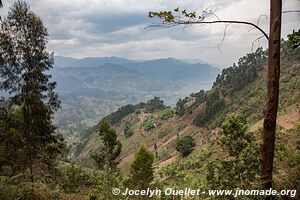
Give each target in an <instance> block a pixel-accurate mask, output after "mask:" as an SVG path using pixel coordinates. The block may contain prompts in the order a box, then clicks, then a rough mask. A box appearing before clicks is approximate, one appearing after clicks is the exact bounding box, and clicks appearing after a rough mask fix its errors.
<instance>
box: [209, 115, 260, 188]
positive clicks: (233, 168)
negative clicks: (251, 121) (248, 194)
mask: <svg viewBox="0 0 300 200" xmlns="http://www.w3.org/2000/svg"><path fill="white" fill-rule="evenodd" d="M222 130H223V135H222V136H221V138H220V139H219V144H220V146H221V148H222V150H223V152H224V153H226V154H227V155H226V158H224V159H222V160H221V161H220V162H219V161H214V162H210V163H209V164H208V166H207V168H208V174H207V182H208V184H209V186H210V187H211V188H222V189H228V188H232V189H234V188H249V189H250V188H255V183H257V182H256V180H257V176H258V173H259V147H258V144H256V143H255V138H254V136H253V133H251V132H247V125H246V122H245V120H244V119H242V118H241V117H240V116H238V115H235V114H230V115H228V116H227V118H226V120H225V122H224V123H223V125H222Z"/></svg>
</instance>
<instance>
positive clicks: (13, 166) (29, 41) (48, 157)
mask: <svg viewBox="0 0 300 200" xmlns="http://www.w3.org/2000/svg"><path fill="white" fill-rule="evenodd" d="M3 30H6V31H3ZM47 41H48V33H47V30H46V28H45V27H44V25H43V23H42V20H41V19H40V18H39V17H38V16H36V15H35V14H34V13H33V12H32V11H30V8H29V6H28V4H27V3H25V2H22V1H17V2H16V3H15V4H14V5H13V6H12V7H11V10H10V12H9V13H8V16H7V18H5V19H4V20H3V21H1V32H0V44H1V45H0V52H1V57H0V65H1V70H0V76H1V82H0V88H1V90H4V91H5V92H6V93H9V94H10V98H8V99H7V100H2V102H1V105H0V106H1V107H0V110H1V113H0V114H1V122H0V125H1V130H2V131H1V133H0V139H1V145H2V150H4V151H5V153H4V155H5V156H4V157H2V158H1V160H2V162H1V166H0V168H1V169H3V168H4V167H6V169H7V170H6V173H5V175H7V176H9V177H13V176H16V175H18V174H23V175H25V176H27V175H28V171H29V178H30V181H31V182H32V183H33V182H35V180H36V179H38V178H39V174H41V173H42V174H43V173H53V171H55V165H56V158H57V157H58V155H59V154H62V153H63V151H64V147H65V146H64V144H63V140H62V138H61V137H60V136H58V135H57V134H55V127H54V125H53V124H52V120H51V119H52V117H53V114H54V112H55V111H56V110H57V109H58V108H59V107H60V101H59V100H58V96H57V94H56V92H55V91H54V89H55V87H56V83H55V82H51V81H50V78H51V76H50V75H48V72H47V71H48V70H50V69H51V68H52V67H53V58H52V54H50V53H49V52H47V51H46V44H47Z"/></svg>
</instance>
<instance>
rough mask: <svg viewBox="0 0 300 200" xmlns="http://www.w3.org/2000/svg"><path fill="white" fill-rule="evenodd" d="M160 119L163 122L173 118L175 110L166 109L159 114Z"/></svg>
mask: <svg viewBox="0 0 300 200" xmlns="http://www.w3.org/2000/svg"><path fill="white" fill-rule="evenodd" d="M158 117H159V118H160V119H162V120H166V119H169V118H171V117H173V110H172V109H171V108H166V109H164V110H163V111H161V112H160V113H159V115H158Z"/></svg>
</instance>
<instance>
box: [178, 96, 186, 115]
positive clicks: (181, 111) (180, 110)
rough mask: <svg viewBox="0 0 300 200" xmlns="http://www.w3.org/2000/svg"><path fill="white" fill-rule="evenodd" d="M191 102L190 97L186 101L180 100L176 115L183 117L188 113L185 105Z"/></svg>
mask: <svg viewBox="0 0 300 200" xmlns="http://www.w3.org/2000/svg"><path fill="white" fill-rule="evenodd" d="M188 100H189V98H188V97H186V98H184V99H179V100H178V101H177V103H176V114H177V115H178V116H183V115H184V114H185V113H186V108H185V103H186V102H187V101H188Z"/></svg>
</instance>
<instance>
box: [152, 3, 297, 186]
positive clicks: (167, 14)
mask: <svg viewBox="0 0 300 200" xmlns="http://www.w3.org/2000/svg"><path fill="white" fill-rule="evenodd" d="M287 12H288V11H285V12H284V13H287ZM296 12H297V11H296ZM281 13H282V1H281V0H270V33H269V35H268V34H267V33H266V32H265V31H264V30H263V29H262V28H260V27H259V26H258V25H257V24H254V23H252V22H248V21H238V20H237V21H235V20H220V18H218V17H217V16H216V15H215V14H214V11H213V10H209V9H207V10H204V11H203V13H202V15H200V16H199V15H197V13H196V12H187V11H186V10H180V9H179V8H176V9H174V11H161V12H150V13H149V17H150V18H153V17H158V18H160V19H161V20H162V23H161V24H155V25H153V26H151V27H173V26H177V25H185V26H189V25H193V24H216V23H223V24H225V27H226V28H227V27H228V25H230V24H244V25H248V26H252V27H253V28H254V29H256V30H258V31H259V32H260V33H261V34H262V36H261V37H265V38H266V39H267V40H268V42H269V54H268V60H269V61H268V81H267V82H268V86H267V87H268V95H267V104H266V108H265V113H264V114H265V116H264V127H263V144H262V147H261V179H262V185H263V187H264V188H266V189H267V188H271V186H272V170H273V159H274V144H275V128H276V118H277V109H278V98H279V78H280V30H281ZM212 16H213V17H216V18H217V20H213V21H207V18H209V17H212ZM226 28H225V29H226ZM261 37H260V38H261Z"/></svg>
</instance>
